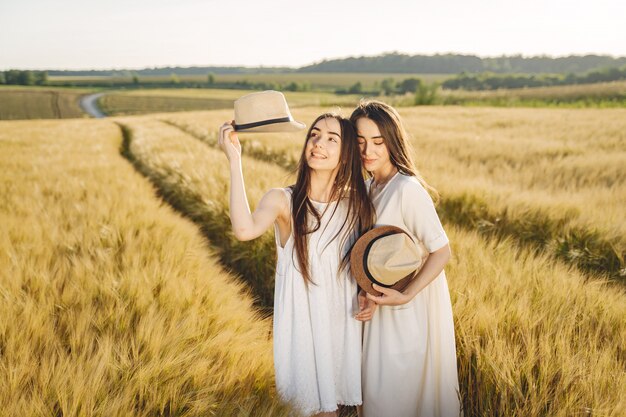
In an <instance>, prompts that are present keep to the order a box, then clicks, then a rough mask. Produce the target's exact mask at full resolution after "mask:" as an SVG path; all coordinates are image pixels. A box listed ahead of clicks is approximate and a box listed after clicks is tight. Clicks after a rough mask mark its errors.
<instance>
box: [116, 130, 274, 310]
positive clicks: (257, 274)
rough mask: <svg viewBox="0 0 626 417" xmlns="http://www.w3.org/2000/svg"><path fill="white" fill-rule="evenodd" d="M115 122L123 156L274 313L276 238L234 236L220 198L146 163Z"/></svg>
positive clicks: (260, 304)
mask: <svg viewBox="0 0 626 417" xmlns="http://www.w3.org/2000/svg"><path fill="white" fill-rule="evenodd" d="M116 123H117V125H118V126H119V127H120V129H121V132H122V138H123V140H122V146H121V148H120V153H121V155H122V156H123V157H124V158H125V159H127V160H128V161H129V162H130V163H131V164H132V165H133V167H134V168H135V169H136V170H137V171H138V172H139V173H140V174H141V175H143V176H144V177H146V178H147V179H148V180H149V181H150V182H151V183H152V185H153V186H154V187H155V189H156V191H157V194H158V196H159V197H160V198H162V199H163V201H164V202H166V203H167V204H168V205H170V206H171V207H172V208H173V209H174V210H176V211H177V212H178V213H180V214H181V215H182V216H183V217H186V218H188V219H190V220H191V221H192V222H193V223H195V224H196V225H197V226H198V227H199V229H200V231H201V232H202V234H203V236H204V237H205V238H206V239H207V240H208V243H209V244H210V246H211V248H212V249H213V250H214V252H215V253H216V254H217V255H218V257H219V259H220V262H221V264H222V265H223V266H224V267H226V269H228V270H232V271H235V272H236V273H237V274H238V275H239V276H240V277H241V278H242V280H243V281H244V282H246V284H247V285H248V287H249V288H250V289H251V292H252V295H253V298H254V299H255V306H256V307H257V308H258V309H259V310H260V311H261V312H263V313H264V314H267V315H269V314H271V313H272V311H273V299H274V280H273V279H269V277H273V275H274V268H275V265H274V263H273V262H267V260H269V259H274V258H275V248H274V240H273V238H270V237H269V236H267V235H263V236H261V237H259V238H257V239H255V240H253V241H251V242H240V241H238V240H237V239H235V238H234V236H233V235H232V231H231V225H230V224H231V223H230V216H229V213H228V209H227V208H226V207H224V206H223V205H222V204H220V203H219V202H217V201H207V198H206V196H203V195H200V194H199V193H197V192H195V191H194V190H192V189H190V188H189V187H184V186H181V185H180V184H181V182H180V181H172V178H168V177H165V176H164V175H163V174H162V173H159V172H157V171H156V170H154V169H153V168H152V167H150V166H149V165H148V164H146V163H145V162H144V161H143V160H142V159H141V158H140V157H137V155H135V154H134V153H133V151H132V149H131V143H132V141H133V128H132V127H131V126H130V125H128V124H125V123H123V122H119V121H118V122H116ZM158 123H162V122H160V121H158ZM192 139H193V138H192Z"/></svg>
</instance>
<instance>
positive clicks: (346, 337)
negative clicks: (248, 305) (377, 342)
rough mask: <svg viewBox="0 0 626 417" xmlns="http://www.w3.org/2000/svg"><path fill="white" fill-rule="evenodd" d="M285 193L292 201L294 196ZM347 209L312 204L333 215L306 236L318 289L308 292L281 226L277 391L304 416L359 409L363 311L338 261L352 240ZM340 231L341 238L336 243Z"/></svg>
mask: <svg viewBox="0 0 626 417" xmlns="http://www.w3.org/2000/svg"><path fill="white" fill-rule="evenodd" d="M285 192H286V194H287V197H288V198H289V201H291V195H290V193H289V192H288V190H285ZM344 203H345V202H344ZM344 203H339V204H338V203H336V202H335V203H314V204H315V205H316V208H317V210H318V211H319V212H320V213H321V212H323V211H324V209H325V208H326V206H328V208H327V210H326V211H325V213H324V215H323V217H322V224H321V227H320V228H319V229H318V230H317V231H316V232H314V233H312V234H310V235H309V243H308V248H309V263H310V272H311V278H312V280H313V282H314V284H315V285H312V284H309V286H308V288H307V287H306V286H305V284H304V279H303V277H302V274H301V273H300V270H299V267H297V265H298V261H297V256H296V252H295V247H294V240H293V232H292V234H291V235H290V236H289V238H288V240H287V242H286V243H285V247H284V248H281V245H280V238H279V233H278V228H277V227H276V247H277V257H278V260H277V264H276V283H275V285H276V287H275V292H274V368H275V373H276V388H277V391H278V393H279V395H280V396H281V398H282V399H283V400H285V401H288V402H291V403H292V404H293V405H295V406H296V408H297V409H298V410H300V412H302V413H303V414H304V415H311V414H315V413H319V412H324V411H334V410H336V409H337V404H345V405H358V404H361V384H360V381H361V323H360V322H359V321H357V320H356V319H355V318H354V315H355V314H356V313H357V312H358V301H357V298H356V295H357V285H356V282H355V281H354V279H353V278H352V277H351V275H350V273H349V268H346V269H344V270H343V271H342V272H341V274H340V275H339V276H338V274H337V269H338V266H339V264H340V254H343V253H345V252H344V250H345V249H344V248H343V247H342V246H341V243H342V237H343V233H348V231H346V230H345V229H347V228H346V227H343V228H342V224H343V221H344V219H345V215H346V204H344ZM337 204H338V207H337V210H336V212H335V213H334V215H333V216H332V218H331V214H332V211H333V209H334V208H335V206H337ZM329 219H330V221H329ZM341 229H344V230H341ZM338 231H340V232H342V234H340V235H339V236H338V237H336V238H334V239H333V237H334V236H335V235H336V234H337V232H338ZM351 243H352V241H351V240H348V241H347V244H348V245H349V244H351Z"/></svg>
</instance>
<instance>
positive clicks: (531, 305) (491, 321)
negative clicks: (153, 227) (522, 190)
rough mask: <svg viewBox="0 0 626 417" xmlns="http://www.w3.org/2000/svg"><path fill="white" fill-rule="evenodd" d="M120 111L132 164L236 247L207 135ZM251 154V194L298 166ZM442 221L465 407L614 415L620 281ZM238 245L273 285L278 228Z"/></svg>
mask: <svg viewBox="0 0 626 417" xmlns="http://www.w3.org/2000/svg"><path fill="white" fill-rule="evenodd" d="M205 116H206V115H205ZM121 123H122V124H123V125H124V126H125V129H126V130H127V136H126V137H127V140H128V143H129V146H128V149H129V154H130V157H131V159H133V160H134V161H135V163H136V166H138V167H140V170H141V171H142V172H143V173H144V175H146V176H147V177H148V178H149V179H150V180H151V181H152V182H153V184H154V185H155V186H156V187H157V189H158V190H159V193H160V194H161V195H163V196H164V198H165V199H166V201H168V202H170V203H171V204H173V205H175V206H176V207H177V208H178V209H179V210H181V211H182V212H183V213H185V214H186V215H187V216H189V217H190V218H193V219H194V221H196V223H197V224H198V225H199V227H201V228H202V229H203V230H205V231H208V232H207V235H208V236H209V238H211V239H214V240H218V241H219V242H221V243H220V244H221V245H222V246H223V248H224V249H223V252H229V251H230V249H229V248H230V246H229V245H230V243H229V242H228V241H229V239H230V237H229V234H230V232H229V230H228V229H229V227H228V225H226V226H224V222H225V221H226V222H227V219H225V218H224V213H226V212H227V196H226V191H227V188H225V187H226V181H227V174H228V169H227V162H226V159H225V157H224V156H223V155H221V154H220V153H219V151H216V150H214V149H213V148H212V146H211V142H210V141H208V142H206V141H204V142H203V141H198V140H194V138H193V137H191V136H188V135H185V134H184V132H182V131H180V130H178V131H177V130H176V129H174V128H173V127H172V126H171V125H169V126H168V125H161V124H159V123H158V122H157V121H155V120H152V119H150V118H143V119H125V120H123V121H121ZM203 145H204V147H203ZM294 146H295V145H294ZM254 159H255V158H246V159H245V161H244V174H245V175H246V182H247V188H248V189H249V192H250V200H251V201H252V202H256V201H258V198H259V196H260V195H261V193H262V191H263V190H266V189H268V188H270V187H272V186H279V185H281V184H284V183H285V181H286V180H287V182H288V179H289V178H290V177H288V175H289V173H288V172H287V171H285V170H283V169H280V168H279V167H277V166H272V165H271V164H270V163H267V162H264V161H254ZM208 161H211V163H207V162H208ZM218 213H219V214H218ZM446 228H447V229H448V231H449V235H450V238H451V241H452V242H453V252H454V253H455V257H454V259H453V261H452V262H451V264H450V266H449V281H450V288H451V294H452V299H453V305H454V307H453V308H454V314H455V317H456V318H457V319H456V331H457V346H458V352H459V370H460V379H461V391H462V398H463V404H464V407H465V410H466V415H470V416H474V415H475V416H479V415H502V416H570V415H577V414H583V415H584V414H591V415H607V416H618V415H620V414H621V413H622V412H623V411H624V410H626V403H625V402H624V400H623V399H622V398H621V395H620V393H618V392H617V391H619V389H617V390H616V387H619V386H622V385H623V384H625V383H626V368H625V367H626V352H625V351H624V346H625V342H626V322H625V321H624V320H623V317H624V314H626V294H625V293H624V290H623V288H622V287H615V286H611V285H608V284H607V283H606V282H603V281H601V280H587V279H585V277H583V276H582V275H581V274H580V273H579V272H577V271H576V270H574V269H571V268H569V267H567V266H565V265H563V263H561V262H555V261H553V260H551V259H550V258H549V257H548V256H546V255H537V254H536V253H535V252H534V251H532V250H528V249H518V247H517V245H516V244H515V243H514V242H511V241H509V240H507V239H504V240H499V241H497V240H493V241H488V240H485V239H484V238H483V237H481V236H480V235H479V234H478V233H477V232H476V231H468V230H465V229H461V228H458V227H456V226H453V225H451V224H449V223H446ZM216 231H217V232H216ZM211 233H215V235H211ZM216 236H217V237H216ZM223 236H226V237H227V238H226V239H224V238H223ZM233 256H234V257H235V258H237V259H245V258H248V259H247V260H248V264H247V265H245V264H243V263H239V264H237V263H233V262H232V261H231V262H230V263H229V266H230V267H233V268H234V269H235V270H237V272H239V273H240V274H241V275H242V276H243V277H244V278H245V279H246V280H248V282H250V285H251V286H253V287H255V288H260V289H263V288H265V287H266V286H265V285H264V284H263V283H257V284H254V280H262V279H264V278H263V275H264V274H263V273H261V272H260V271H261V270H263V268H264V267H265V266H266V265H267V259H272V258H273V241H272V239H271V236H269V237H268V238H267V239H262V240H261V241H259V242H257V243H255V246H251V244H246V243H244V244H241V246H240V247H238V248H237V249H236V251H235V254H234V255H233ZM267 276H269V279H270V280H271V274H270V275H267Z"/></svg>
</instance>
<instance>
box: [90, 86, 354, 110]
mask: <svg viewBox="0 0 626 417" xmlns="http://www.w3.org/2000/svg"><path fill="white" fill-rule="evenodd" d="M254 92H256V91H254V90H218V89H193V88H183V89H153V90H132V91H123V92H122V91H116V92H112V93H110V94H107V95H106V96H104V97H102V98H101V99H100V107H101V108H102V109H103V110H104V112H105V113H107V114H109V115H112V116H116V115H117V116H119V115H137V114H147V113H157V112H171V111H188V110H206V109H232V108H233V102H234V101H235V100H236V99H238V98H239V97H241V96H243V95H245V94H249V93H254ZM284 94H285V96H286V97H287V100H288V102H289V104H290V106H291V107H293V108H295V107H302V106H334V105H336V106H342V105H345V106H347V107H352V106H353V105H354V103H355V102H357V100H358V99H359V98H358V96H355V95H337V94H333V93H321V92H285V93H284Z"/></svg>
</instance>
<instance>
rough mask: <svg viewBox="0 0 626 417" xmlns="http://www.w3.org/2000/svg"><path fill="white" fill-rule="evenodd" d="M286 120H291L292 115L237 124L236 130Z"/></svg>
mask: <svg viewBox="0 0 626 417" xmlns="http://www.w3.org/2000/svg"><path fill="white" fill-rule="evenodd" d="M284 122H291V117H281V118H279V119H269V120H262V121H260V122H254V123H246V124H243V125H238V124H235V130H241V129H250V128H253V127H259V126H265V125H273V124H275V123H284Z"/></svg>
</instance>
